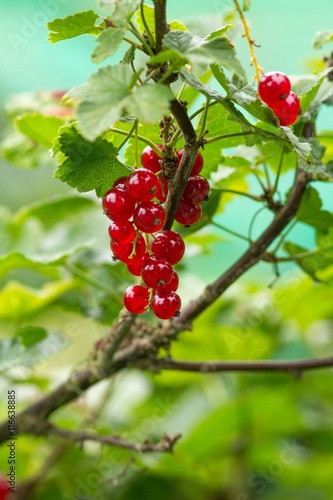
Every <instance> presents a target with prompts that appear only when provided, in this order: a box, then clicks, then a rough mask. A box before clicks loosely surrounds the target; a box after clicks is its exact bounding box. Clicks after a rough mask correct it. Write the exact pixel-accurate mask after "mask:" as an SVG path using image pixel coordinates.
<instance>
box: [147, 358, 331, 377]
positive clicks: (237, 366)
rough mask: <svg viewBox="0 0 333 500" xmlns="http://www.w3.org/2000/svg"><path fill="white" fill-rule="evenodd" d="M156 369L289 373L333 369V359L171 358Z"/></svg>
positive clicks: (158, 361)
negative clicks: (249, 359)
mask: <svg viewBox="0 0 333 500" xmlns="http://www.w3.org/2000/svg"><path fill="white" fill-rule="evenodd" d="M155 366H156V368H159V369H161V370H178V371H183V372H199V373H212V372H235V371H238V372H289V373H291V374H295V373H296V374H297V375H299V374H300V373H301V372H303V371H307V370H317V369H320V368H327V367H333V357H328V358H322V359H296V360H294V359H292V360H288V361H177V360H175V359H171V358H161V359H158V360H156V365H155Z"/></svg>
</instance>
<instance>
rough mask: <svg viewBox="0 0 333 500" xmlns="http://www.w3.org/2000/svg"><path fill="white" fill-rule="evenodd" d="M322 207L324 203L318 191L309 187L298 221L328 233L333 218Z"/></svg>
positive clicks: (297, 215) (299, 210) (297, 216)
mask: <svg viewBox="0 0 333 500" xmlns="http://www.w3.org/2000/svg"><path fill="white" fill-rule="evenodd" d="M321 207H322V201H321V198H320V196H319V193H318V191H317V190H316V189H314V188H313V187H308V188H307V190H306V191H305V193H304V195H303V198H302V201H301V205H300V207H299V209H298V212H297V214H296V219H297V220H298V221H300V222H304V223H305V224H309V225H310V226H313V227H315V228H316V229H317V230H319V231H326V230H327V228H329V227H330V226H331V225H332V224H333V216H332V214H330V213H329V212H327V211H326V210H322V209H321Z"/></svg>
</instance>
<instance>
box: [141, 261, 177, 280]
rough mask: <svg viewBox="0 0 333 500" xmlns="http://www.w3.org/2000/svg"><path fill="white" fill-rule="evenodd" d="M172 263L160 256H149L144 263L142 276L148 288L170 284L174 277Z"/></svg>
mask: <svg viewBox="0 0 333 500" xmlns="http://www.w3.org/2000/svg"><path fill="white" fill-rule="evenodd" d="M172 275H173V269H172V266H171V264H169V262H167V261H166V260H165V259H161V258H160V257H154V256H152V257H149V258H148V259H146V260H145V261H144V263H143V266H142V270H141V277H142V279H143V281H144V282H145V284H146V285H147V287H148V288H157V287H159V286H165V285H168V284H169V283H170V281H171V279H172Z"/></svg>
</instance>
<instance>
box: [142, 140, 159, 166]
mask: <svg viewBox="0 0 333 500" xmlns="http://www.w3.org/2000/svg"><path fill="white" fill-rule="evenodd" d="M157 147H158V148H159V149H160V150H161V151H163V146H162V144H157ZM161 159H162V158H161V157H160V156H158V154H156V153H155V151H154V150H153V149H152V148H151V147H150V146H146V147H145V149H144V150H143V151H142V154H141V165H142V166H143V167H144V168H147V169H148V170H150V171H151V172H155V173H156V172H159V171H160V170H161V164H160V161H161Z"/></svg>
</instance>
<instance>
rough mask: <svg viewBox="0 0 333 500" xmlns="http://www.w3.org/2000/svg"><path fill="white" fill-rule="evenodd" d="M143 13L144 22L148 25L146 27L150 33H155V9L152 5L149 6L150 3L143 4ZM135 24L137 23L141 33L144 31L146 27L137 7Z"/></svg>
mask: <svg viewBox="0 0 333 500" xmlns="http://www.w3.org/2000/svg"><path fill="white" fill-rule="evenodd" d="M143 15H144V17H145V21H146V24H147V26H148V29H149V31H150V33H151V34H152V35H154V34H155V9H154V7H151V6H150V5H146V4H144V5H143ZM135 21H136V24H137V25H138V28H139V31H140V32H141V33H145V32H146V28H145V25H144V22H143V19H142V15H141V9H140V8H139V9H138V10H137V13H136V18H135Z"/></svg>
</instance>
